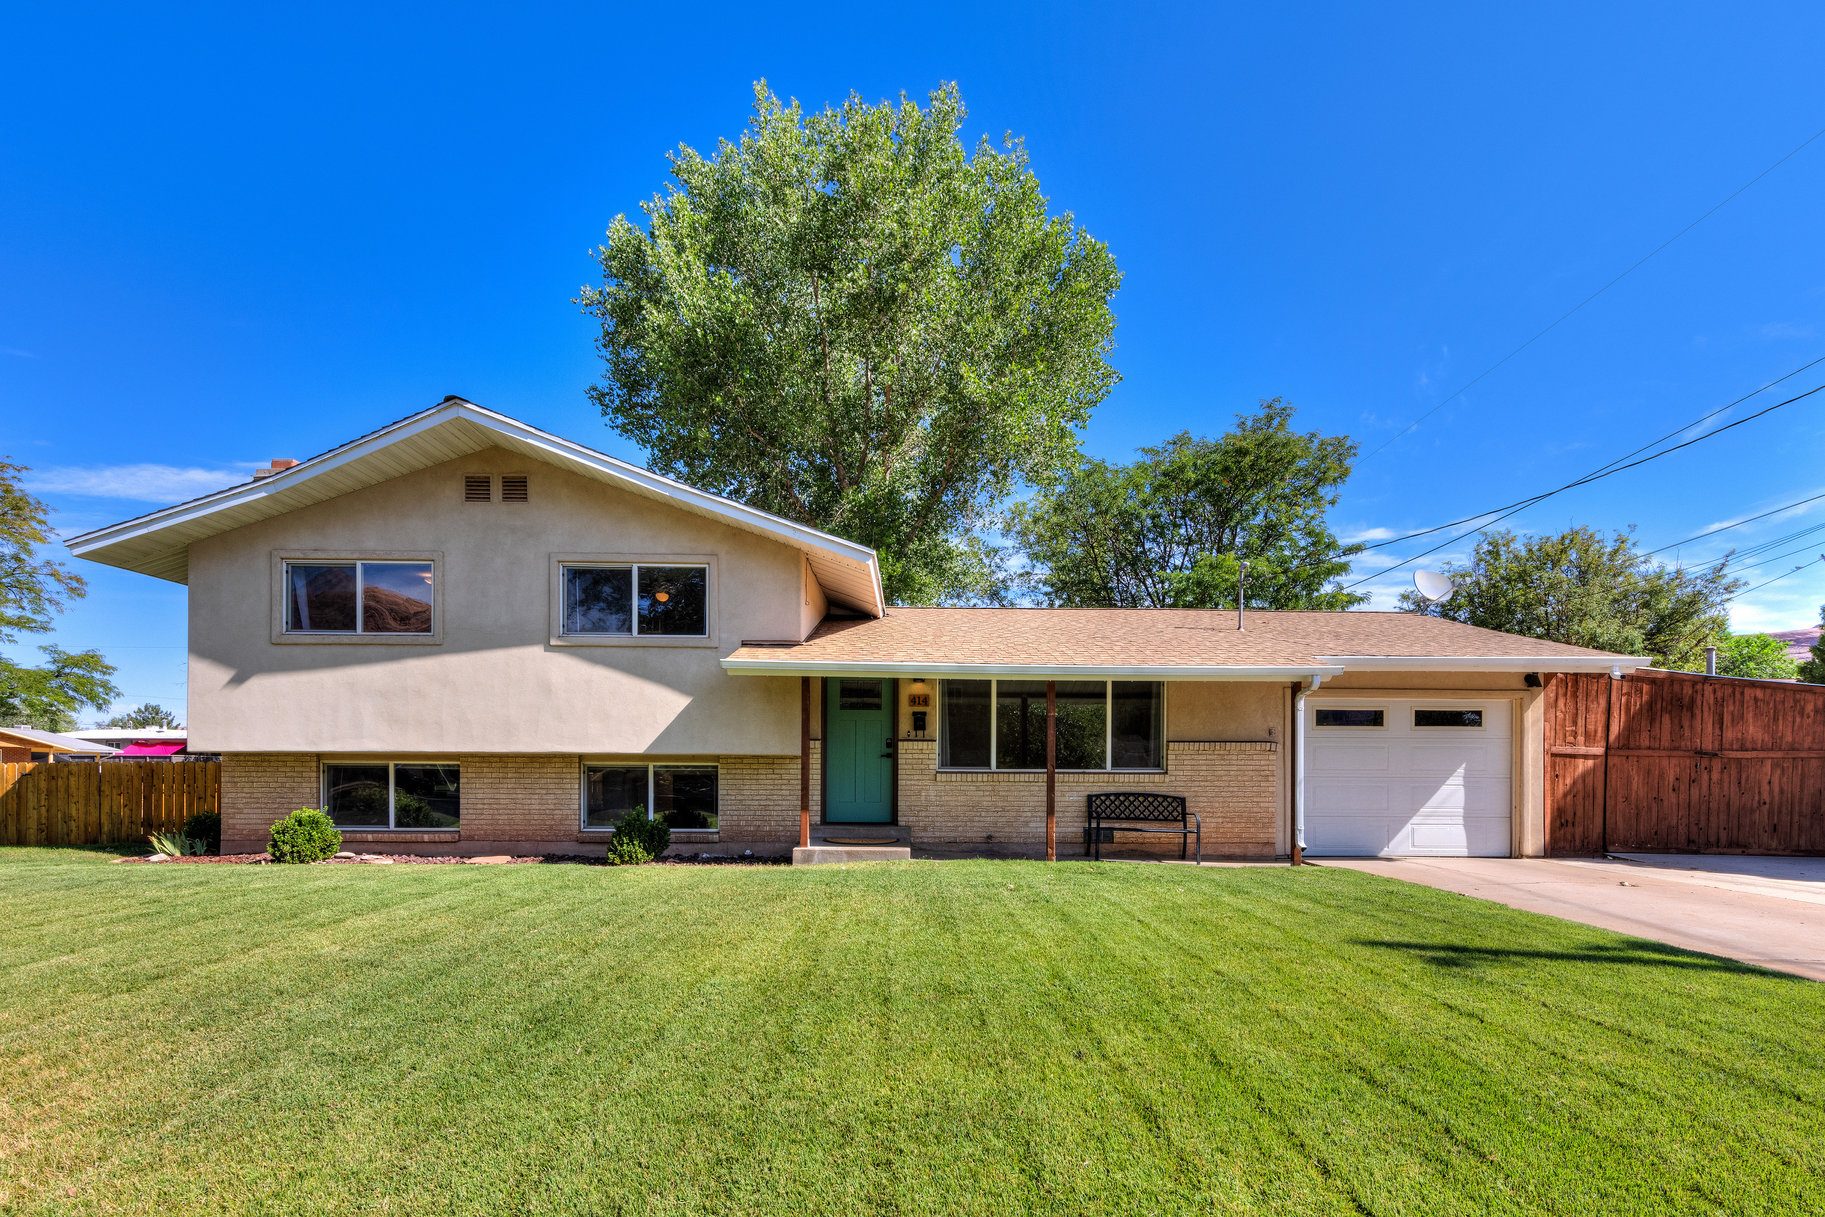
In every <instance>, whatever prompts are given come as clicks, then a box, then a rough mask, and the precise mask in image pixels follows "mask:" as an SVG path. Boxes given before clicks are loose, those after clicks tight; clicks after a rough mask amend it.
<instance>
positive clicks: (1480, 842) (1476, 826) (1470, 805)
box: [1305, 697, 1514, 858]
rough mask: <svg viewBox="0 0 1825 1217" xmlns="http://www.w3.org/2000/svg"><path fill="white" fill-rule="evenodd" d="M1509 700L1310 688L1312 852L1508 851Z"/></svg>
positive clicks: (1308, 823)
mask: <svg viewBox="0 0 1825 1217" xmlns="http://www.w3.org/2000/svg"><path fill="white" fill-rule="evenodd" d="M1510 710H1511V703H1509V702H1507V701H1499V700H1494V701H1487V702H1470V701H1341V700H1330V699H1323V700H1321V699H1319V698H1316V697H1312V698H1307V699H1306V703H1305V715H1306V719H1305V729H1306V741H1307V742H1306V776H1305V794H1306V813H1305V841H1306V852H1307V853H1309V854H1314V855H1318V856H1324V855H1330V856H1332V857H1361V856H1365V855H1373V854H1383V855H1388V856H1392V857H1406V856H1417V857H1443V856H1458V857H1462V856H1470V857H1484V858H1505V857H1507V856H1508V853H1509V835H1508V834H1509V828H1508V818H1509V809H1510V807H1511V805H1512V803H1513V794H1514V783H1513V778H1512V774H1511V764H1512V761H1511V757H1512V747H1513V735H1514V729H1513V725H1512V718H1513V716H1512V714H1511V713H1510Z"/></svg>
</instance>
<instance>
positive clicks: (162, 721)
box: [102, 702, 184, 730]
mask: <svg viewBox="0 0 1825 1217" xmlns="http://www.w3.org/2000/svg"><path fill="white" fill-rule="evenodd" d="M183 725H184V724H182V723H180V722H178V721H177V715H175V714H173V713H171V711H169V710H167V709H165V708H164V707H163V706H160V705H154V704H153V703H152V702H146V703H145V704H144V705H139V706H135V707H133V708H132V709H131V710H128V711H127V712H126V713H124V714H116V715H115V716H114V717H113V718H111V719H109V720H108V721H107V722H105V723H103V724H102V726H104V727H122V728H126V729H129V730H144V729H145V728H148V727H181V726H183Z"/></svg>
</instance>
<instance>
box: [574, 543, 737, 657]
mask: <svg viewBox="0 0 1825 1217" xmlns="http://www.w3.org/2000/svg"><path fill="white" fill-rule="evenodd" d="M562 583H563V589H564V617H563V622H564V633H565V634H566V635H567V636H569V637H579V638H590V637H630V638H632V637H659V638H703V637H705V636H707V635H708V634H709V621H710V606H709V584H710V581H709V571H708V568H707V567H703V566H679V565H669V564H657V563H655V564H647V563H637V562H630V563H625V564H606V565H583V564H576V565H570V564H566V565H565V566H564V568H563V576H562Z"/></svg>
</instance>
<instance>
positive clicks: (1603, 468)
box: [1363, 355, 1825, 550]
mask: <svg viewBox="0 0 1825 1217" xmlns="http://www.w3.org/2000/svg"><path fill="white" fill-rule="evenodd" d="M1821 363H1825V355H1821V356H1819V357H1818V358H1817V359H1814V360H1811V361H1809V362H1807V363H1803V364H1801V365H1800V366H1799V367H1797V368H1795V369H1794V370H1793V371H1791V372H1788V373H1787V374H1786V375H1784V376H1777V377H1775V378H1774V379H1773V380H1771V381H1769V382H1768V383H1767V384H1765V385H1763V386H1762V387H1761V388H1759V389H1756V390H1754V391H1752V392H1749V393H1745V394H1743V395H1742V396H1741V397H1739V398H1737V399H1736V400H1735V401H1733V402H1729V403H1727V404H1725V405H1721V406H1719V407H1718V408H1717V409H1715V410H1712V411H1711V412H1710V413H1708V414H1701V415H1699V416H1698V417H1697V418H1695V419H1693V420H1692V421H1691V422H1689V423H1686V424H1685V425H1684V426H1680V427H1675V428H1674V429H1673V430H1671V431H1669V432H1667V433H1666V434H1665V435H1663V436H1661V437H1660V438H1659V439H1656V440H1651V441H1649V442H1648V443H1646V444H1643V445H1642V446H1641V447H1639V448H1637V449H1635V450H1634V451H1633V452H1629V453H1624V454H1623V455H1622V456H1619V457H1617V458H1616V459H1615V460H1613V461H1610V462H1609V463H1608V464H1605V465H1599V466H1597V468H1595V469H1593V470H1591V471H1590V472H1589V473H1587V474H1585V475H1584V476H1583V477H1581V478H1579V479H1578V480H1577V481H1575V482H1568V483H1566V484H1565V485H1564V486H1561V487H1559V490H1569V489H1571V488H1572V487H1574V486H1579V485H1582V484H1583V483H1585V482H1586V481H1592V480H1595V479H1596V478H1599V477H1608V476H1609V474H1610V473H1612V472H1620V471H1619V470H1616V469H1614V468H1613V466H1616V465H1620V464H1621V463H1622V462H1624V461H1626V460H1629V459H1630V458H1632V457H1636V456H1640V455H1641V454H1642V453H1643V452H1646V451H1647V450H1648V449H1650V448H1654V447H1656V446H1658V445H1660V444H1664V443H1665V442H1666V441H1668V440H1670V439H1672V438H1673V437H1674V436H1676V435H1683V434H1684V433H1685V432H1687V431H1690V430H1691V429H1692V428H1693V427H1696V426H1698V425H1699V424H1700V423H1702V422H1706V421H1708V420H1710V419H1713V418H1716V417H1717V416H1718V415H1719V414H1722V413H1723V412H1724V411H1725V410H1729V409H1733V408H1734V407H1736V406H1740V405H1742V404H1743V403H1744V402H1746V401H1748V400H1749V399H1750V398H1751V397H1759V396H1760V395H1762V394H1763V393H1766V392H1767V391H1768V390H1769V389H1772V388H1773V387H1774V386H1775V385H1778V384H1780V383H1781V382H1782V381H1787V380H1792V379H1793V378H1794V377H1795V376H1798V375H1799V374H1800V373H1801V372H1804V371H1805V370H1806V369H1807V368H1811V367H1816V366H1818V365H1819V364H1821ZM1817 391H1818V390H1816V389H1815V390H1814V392H1817ZM1801 396H1804V394H1802V395H1801ZM1789 400H1790V401H1792V400H1798V399H1797V398H1793V399H1789ZM1787 404H1789V403H1788V402H1782V403H1781V405H1783V406H1784V405H1787ZM1771 408H1773V409H1779V407H1778V406H1777V407H1771ZM1762 413H1764V414H1765V413H1767V411H1766V410H1764V411H1763V412H1762ZM1755 417H1759V416H1757V415H1753V414H1752V415H1750V416H1749V418H1755ZM1737 421H1738V422H1747V421H1748V419H1746V418H1745V419H1738V420H1737ZM1729 425H1730V426H1735V425H1736V423H1731V424H1729ZM1724 429H1725V428H1723V427H1719V428H1717V431H1722V430H1724ZM1717 431H1708V432H1706V433H1705V434H1706V435H1715V434H1717ZM1698 438H1699V439H1703V438H1705V436H1699V437H1698ZM1684 446H1685V445H1683V444H1682V445H1681V447H1684ZM1667 451H1668V452H1673V451H1676V449H1673V448H1669V449H1667ZM1661 455H1663V456H1664V455H1665V453H1662V454H1661ZM1650 459H1652V458H1650ZM1637 463H1639V462H1637ZM1559 490H1552V491H1548V492H1547V493H1546V494H1541V495H1534V496H1532V497H1529V498H1525V499H1518V500H1516V501H1515V502H1513V503H1506V504H1504V505H1503V506H1501V507H1492V508H1490V509H1489V510H1488V511H1479V512H1477V513H1476V514H1475V515H1468V516H1465V517H1463V518H1462V519H1459V520H1452V521H1450V522H1449V523H1446V524H1435V525H1433V526H1432V527H1431V528H1422V529H1420V530H1419V531H1418V532H1410V533H1407V534H1406V535H1405V536H1400V537H1390V538H1388V539H1387V540H1386V541H1377V542H1375V544H1373V545H1365V546H1363V548H1364V549H1365V550H1367V549H1386V548H1387V547H1388V546H1390V545H1399V544H1400V543H1401V542H1403V541H1412V540H1414V539H1415V538H1418V537H1424V536H1429V535H1431V534H1432V533H1435V532H1443V531H1444V530H1445V529H1447V528H1456V527H1457V526H1458V525H1459V524H1468V523H1470V521H1472V520H1480V519H1482V518H1483V517H1484V516H1487V515H1490V514H1492V513H1494V512H1498V511H1507V510H1508V509H1509V508H1510V507H1526V506H1528V505H1530V504H1533V503H1538V502H1540V501H1541V500H1542V499H1546V498H1550V497H1551V496H1552V495H1555V494H1558V493H1559ZM1777 510H1779V509H1778V508H1777ZM1694 539H1696V538H1694Z"/></svg>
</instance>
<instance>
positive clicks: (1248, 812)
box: [899, 740, 1280, 858]
mask: <svg viewBox="0 0 1825 1217" xmlns="http://www.w3.org/2000/svg"><path fill="white" fill-rule="evenodd" d="M899 751H900V823H901V824H903V825H905V826H906V827H908V828H909V829H911V831H912V838H913V841H914V843H915V844H917V843H920V842H929V843H932V844H937V843H941V842H959V843H962V842H992V843H995V844H1008V845H1014V846H1021V847H1033V846H1039V847H1043V846H1044V845H1045V837H1046V787H1045V774H1043V773H984V772H976V771H947V772H939V771H938V768H937V762H938V746H937V743H936V741H934V740H901V741H900V743H899ZM1278 753H1279V745H1278V744H1275V743H1273V742H1271V741H1262V742H1255V741H1243V742H1212V741H1178V742H1171V743H1168V744H1167V745H1166V769H1165V772H1163V773H1120V774H1116V773H1061V774H1059V775H1058V796H1057V816H1058V821H1057V842H1058V852H1059V853H1060V854H1061V855H1063V854H1080V853H1082V852H1083V837H1084V827H1085V825H1086V824H1087V822H1088V812H1087V806H1088V805H1087V802H1086V796H1087V795H1090V794H1094V793H1100V792H1105V791H1116V790H1154V791H1159V792H1160V793H1162V794H1178V795H1184V796H1185V800H1186V807H1187V809H1188V810H1190V811H1192V812H1195V813H1197V815H1198V816H1199V817H1201V818H1202V820H1203V829H1204V852H1205V853H1206V854H1214V855H1220V856H1229V857H1249V858H1267V857H1272V856H1273V854H1274V838H1275V831H1274V830H1275V827H1276V824H1277V822H1278V818H1279V808H1280V790H1279V782H1280V765H1279V755H1278ZM1117 839H1118V840H1119V841H1120V842H1121V843H1122V846H1123V848H1128V847H1129V845H1130V844H1131V843H1132V844H1135V845H1143V846H1144V845H1145V843H1147V838H1140V837H1134V836H1129V837H1122V838H1117ZM1152 844H1153V846H1154V847H1155V848H1159V849H1170V850H1171V852H1173V853H1174V854H1176V853H1177V852H1178V838H1176V837H1172V838H1165V837H1160V838H1154V839H1153V840H1152ZM1105 848H1107V847H1106V846H1105Z"/></svg>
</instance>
